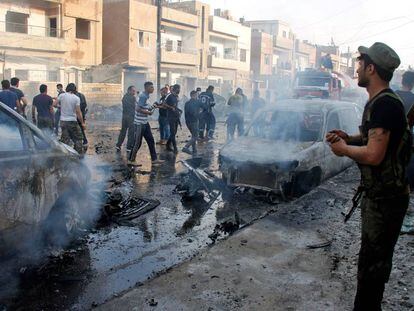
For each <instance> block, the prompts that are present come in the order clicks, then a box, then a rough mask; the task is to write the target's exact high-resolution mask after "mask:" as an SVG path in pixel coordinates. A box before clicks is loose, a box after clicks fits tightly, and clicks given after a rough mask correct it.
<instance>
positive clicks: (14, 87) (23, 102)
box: [10, 77, 29, 118]
mask: <svg viewBox="0 0 414 311" xmlns="http://www.w3.org/2000/svg"><path fill="white" fill-rule="evenodd" d="M19 83H20V80H19V78H16V77H14V78H11V79H10V84H11V87H10V91H12V92H13V93H14V94H16V95H17V99H18V100H19V102H20V107H21V108H20V111H21V115H22V116H23V117H24V118H26V107H27V105H28V103H29V101H28V100H27V98H26V97H25V96H24V93H23V92H22V90H20V89H19Z"/></svg>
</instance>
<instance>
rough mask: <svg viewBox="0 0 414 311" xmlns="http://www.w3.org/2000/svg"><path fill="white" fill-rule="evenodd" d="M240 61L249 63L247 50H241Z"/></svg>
mask: <svg viewBox="0 0 414 311" xmlns="http://www.w3.org/2000/svg"><path fill="white" fill-rule="evenodd" d="M240 61H241V62H246V61H247V50H246V49H240Z"/></svg>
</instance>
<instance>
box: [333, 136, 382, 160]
mask: <svg viewBox="0 0 414 311" xmlns="http://www.w3.org/2000/svg"><path fill="white" fill-rule="evenodd" d="M389 140H390V131H388V130H386V129H383V128H373V129H370V130H369V132H368V144H367V145H366V146H362V147H358V146H350V145H346V144H343V146H340V149H341V148H343V149H342V152H340V153H342V155H345V156H348V157H350V158H351V159H353V160H354V161H356V162H358V163H360V164H365V165H373V166H377V165H379V164H381V162H382V161H383V160H384V157H385V153H386V152H387V147H388V143H389ZM335 145H336V143H334V144H332V146H335Z"/></svg>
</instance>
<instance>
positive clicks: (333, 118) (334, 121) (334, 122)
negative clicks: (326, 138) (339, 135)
mask: <svg viewBox="0 0 414 311" xmlns="http://www.w3.org/2000/svg"><path fill="white" fill-rule="evenodd" d="M339 128H340V125H339V117H338V113H337V112H331V113H330V114H329V115H328V125H327V127H326V132H329V131H332V130H334V129H339Z"/></svg>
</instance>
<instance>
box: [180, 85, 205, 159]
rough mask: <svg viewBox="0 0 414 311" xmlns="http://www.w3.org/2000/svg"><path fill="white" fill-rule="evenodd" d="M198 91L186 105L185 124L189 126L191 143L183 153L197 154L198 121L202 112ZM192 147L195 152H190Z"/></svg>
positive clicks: (192, 94) (191, 94)
mask: <svg viewBox="0 0 414 311" xmlns="http://www.w3.org/2000/svg"><path fill="white" fill-rule="evenodd" d="M197 95H198V94H197V91H191V93H190V97H191V99H190V100H189V101H188V102H186V103H185V106H184V114H185V124H186V125H187V128H188V130H189V131H190V133H191V139H190V141H189V142H188V143H187V144H186V145H185V146H184V148H183V150H182V151H183V152H185V153H188V154H193V155H196V154H197V147H196V144H197V137H198V119H199V117H200V112H201V104H200V101H199V100H198V99H197ZM190 146H192V148H193V151H192V152H191V151H190Z"/></svg>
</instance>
